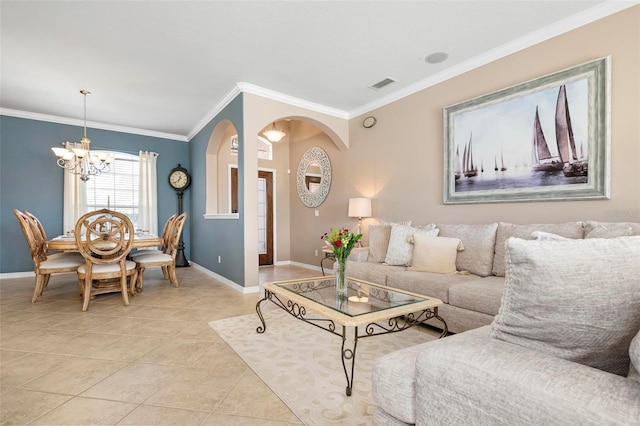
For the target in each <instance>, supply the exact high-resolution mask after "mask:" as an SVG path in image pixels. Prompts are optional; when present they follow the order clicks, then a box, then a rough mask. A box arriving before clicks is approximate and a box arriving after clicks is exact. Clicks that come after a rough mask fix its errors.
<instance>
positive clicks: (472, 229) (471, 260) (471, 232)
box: [436, 223, 498, 277]
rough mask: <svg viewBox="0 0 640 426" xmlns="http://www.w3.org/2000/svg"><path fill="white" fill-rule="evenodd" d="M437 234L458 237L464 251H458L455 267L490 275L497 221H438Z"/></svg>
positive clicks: (481, 274)
mask: <svg viewBox="0 0 640 426" xmlns="http://www.w3.org/2000/svg"><path fill="white" fill-rule="evenodd" d="M436 226H437V228H438V229H439V230H440V233H439V234H438V236H440V237H451V238H460V240H462V245H464V251H461V252H460V253H458V257H457V259H456V268H457V269H458V271H469V272H471V273H472V274H475V275H480V276H481V277H486V276H489V275H491V270H492V268H493V254H494V249H495V245H496V230H497V229H498V224H497V223H490V224H487V225H445V224H441V223H438V224H437V225H436Z"/></svg>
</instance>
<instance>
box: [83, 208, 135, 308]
mask: <svg viewBox="0 0 640 426" xmlns="http://www.w3.org/2000/svg"><path fill="white" fill-rule="evenodd" d="M74 232H75V238H76V244H77V245H78V250H79V251H80V254H82V256H83V257H84V259H85V263H84V264H83V265H81V266H80V267H79V268H78V284H79V286H80V291H81V293H82V296H83V304H82V310H83V311H86V310H87V309H89V301H90V300H91V299H92V298H94V297H95V296H96V295H98V294H104V293H113V292H120V293H122V300H123V301H124V305H125V306H128V305H129V291H128V287H127V278H129V285H130V286H131V288H133V286H134V285H135V282H136V276H137V274H138V272H137V270H136V264H135V262H132V261H130V260H127V255H128V254H129V252H130V251H131V248H132V246H133V236H134V228H133V223H131V220H129V218H128V217H127V216H125V215H124V214H122V213H119V212H116V211H112V210H108V209H102V210H97V211H93V212H89V213H87V214H85V215H84V216H82V217H81V218H80V219H79V220H78V222H77V223H76V227H75V230H74ZM94 281H96V282H95V283H94ZM114 281H115V282H114Z"/></svg>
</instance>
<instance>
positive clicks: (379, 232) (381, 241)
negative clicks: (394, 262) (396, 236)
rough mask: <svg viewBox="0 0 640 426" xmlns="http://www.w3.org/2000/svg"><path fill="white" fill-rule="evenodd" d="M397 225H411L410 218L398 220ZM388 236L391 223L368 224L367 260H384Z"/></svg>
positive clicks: (379, 261) (380, 261)
mask: <svg viewBox="0 0 640 426" xmlns="http://www.w3.org/2000/svg"><path fill="white" fill-rule="evenodd" d="M398 224H399V225H406V226H409V225H411V221H410V220H405V221H404V222H398ZM389 237H391V223H387V222H382V223H380V224H378V225H371V226H369V258H368V259H367V260H368V261H369V262H378V263H382V262H384V259H385V258H386V257H387V247H389Z"/></svg>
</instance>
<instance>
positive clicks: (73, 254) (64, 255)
mask: <svg viewBox="0 0 640 426" xmlns="http://www.w3.org/2000/svg"><path fill="white" fill-rule="evenodd" d="M49 259H67V260H75V261H78V262H81V263H84V257H82V255H81V254H80V253H79V252H77V251H63V252H61V253H48V254H47V260H49Z"/></svg>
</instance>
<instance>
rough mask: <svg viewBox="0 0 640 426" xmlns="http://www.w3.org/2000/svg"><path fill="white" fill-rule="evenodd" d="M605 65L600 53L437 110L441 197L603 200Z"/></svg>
mask: <svg viewBox="0 0 640 426" xmlns="http://www.w3.org/2000/svg"><path fill="white" fill-rule="evenodd" d="M609 70H610V64H609V58H608V57H606V58H601V59H598V60H595V61H591V62H588V63H586V64H582V65H578V66H576V67H573V68H570V69H567V70H563V71H559V72H556V73H554V74H550V75H547V76H544V77H541V78H538V79H536V80H532V81H528V82H526V83H521V84H518V85H516V86H512V87H509V88H506V89H503V90H501V91H498V92H495V93H491V94H488V95H485V96H481V97H479V98H476V99H472V100H469V101H466V102H462V103H460V104H457V105H453V106H451V107H448V108H445V109H444V139H445V140H444V143H445V159H444V160H445V164H444V178H445V179H444V197H443V198H444V202H445V203H446V204H459V203H490V202H519V201H561V200H576V199H606V198H608V197H609V186H610V182H609V181H610V179H609V163H610V159H609V157H608V156H609V154H608V153H609V127H610V124H609V121H608V120H609V111H608V109H609V96H610V89H609V78H608V74H609ZM490 159H493V163H494V164H493V167H491V166H489V165H488V167H486V168H485V167H484V161H483V160H489V161H490Z"/></svg>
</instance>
